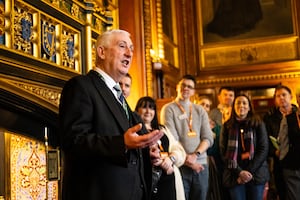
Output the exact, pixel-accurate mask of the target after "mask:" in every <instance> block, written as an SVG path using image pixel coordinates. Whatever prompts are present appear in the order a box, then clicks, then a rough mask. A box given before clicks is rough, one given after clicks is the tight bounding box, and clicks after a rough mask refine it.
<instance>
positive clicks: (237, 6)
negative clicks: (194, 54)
mask: <svg viewBox="0 0 300 200" xmlns="http://www.w3.org/2000/svg"><path fill="white" fill-rule="evenodd" d="M247 2H250V4H251V5H245V4H247V3H245V1H241V0H233V1H227V0H223V1H221V0H213V1H204V0H201V1H198V2H197V9H198V10H197V13H198V20H199V21H198V24H199V29H200V30H199V31H198V33H199V35H198V37H199V41H200V48H199V49H200V56H199V58H200V65H201V66H200V70H206V69H211V68H216V67H224V66H228V67H230V66H241V65H244V64H247V65H249V64H258V63H268V62H271V61H272V62H274V61H275V62H276V61H278V62H279V61H289V60H296V59H298V57H299V36H298V32H297V27H296V26H297V24H298V22H297V16H296V15H297V12H296V6H295V4H296V2H295V0H253V1H247ZM255 2H256V5H254V4H255ZM230 4H232V5H230ZM222 6H223V8H222ZM243 6H244V7H247V10H249V13H248V15H247V13H246V12H245V10H246V9H244V8H242V7H243ZM250 8H251V9H250ZM243 9H244V10H243ZM255 9H256V10H258V11H257V12H256V11H255ZM203 10H205V12H203ZM235 10H237V11H235ZM230 17H231V18H230ZM243 17H244V19H242V18H243Z"/></svg>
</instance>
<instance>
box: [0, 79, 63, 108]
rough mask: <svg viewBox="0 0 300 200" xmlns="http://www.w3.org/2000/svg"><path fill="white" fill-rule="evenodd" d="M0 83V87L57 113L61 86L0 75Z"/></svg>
mask: <svg viewBox="0 0 300 200" xmlns="http://www.w3.org/2000/svg"><path fill="white" fill-rule="evenodd" d="M0 83H1V84H0V88H3V89H5V90H6V91H9V92H11V93H14V94H17V95H19V96H22V97H24V98H26V99H28V100H30V101H32V102H35V103H36V104H38V105H41V106H43V107H45V108H48V109H49V110H52V111H53V112H55V113H58V106H59V101H60V94H61V90H62V89H61V88H59V87H55V86H50V85H46V84H41V83H36V82H31V81H27V80H12V79H7V78H2V77H0Z"/></svg>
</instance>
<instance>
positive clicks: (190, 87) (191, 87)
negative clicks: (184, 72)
mask: <svg viewBox="0 0 300 200" xmlns="http://www.w3.org/2000/svg"><path fill="white" fill-rule="evenodd" d="M180 87H181V88H186V87H187V88H188V89H190V90H193V89H195V88H194V87H193V86H191V85H187V84H184V83H181V85H180Z"/></svg>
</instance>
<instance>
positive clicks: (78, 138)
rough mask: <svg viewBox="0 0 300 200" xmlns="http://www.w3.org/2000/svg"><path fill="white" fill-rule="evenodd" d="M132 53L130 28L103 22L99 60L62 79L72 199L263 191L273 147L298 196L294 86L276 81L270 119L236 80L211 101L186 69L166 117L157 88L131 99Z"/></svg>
mask: <svg viewBox="0 0 300 200" xmlns="http://www.w3.org/2000/svg"><path fill="white" fill-rule="evenodd" d="M132 56H133V44H132V41H131V39H130V34H129V33H128V32H126V31H123V30H111V31H107V32H104V33H103V34H102V35H100V36H99V38H98V39H97V43H96V67H95V69H93V70H91V71H90V72H89V73H88V74H87V75H80V76H76V77H74V78H72V79H70V80H69V81H68V82H67V83H66V84H65V86H64V88H63V91H62V95H61V102H60V106H59V122H60V124H59V125H60V130H61V149H62V152H63V158H64V162H63V175H64V176H63V179H62V185H63V187H62V188H63V192H62V199H63V200H68V199H70V200H71V199H72V200H73V199H76V200H81V199H82V200H101V199H105V200H106V199H112V200H114V199H118V200H165V199H166V200H208V199H210V200H218V199H226V200H227V199H232V200H258V199H263V194H264V189H265V185H266V183H267V182H268V181H269V180H270V179H269V167H268V163H267V158H268V153H269V152H271V155H274V157H275V156H277V160H278V162H279V166H280V169H278V170H280V172H282V173H281V174H278V175H280V178H282V180H284V182H276V181H275V183H285V184H284V186H282V187H284V188H285V189H284V191H285V192H286V194H285V196H284V197H287V198H286V199H284V198H282V199H280V200H291V199H297V198H296V197H298V196H299V192H300V188H299V187H300V181H299V179H300V178H299V177H300V176H299V174H298V173H300V171H299V169H300V164H299V163H298V161H296V160H295V155H296V153H297V152H299V147H298V146H299V145H297V143H298V142H300V129H299V126H300V122H299V114H298V111H297V110H298V109H297V107H292V106H287V105H286V104H287V102H283V100H279V99H282V98H285V99H288V98H287V96H288V95H291V93H290V91H289V90H287V89H288V88H287V87H285V86H284V88H282V89H281V90H287V91H288V94H282V93H280V91H281V90H280V89H277V88H276V90H275V99H277V98H278V102H277V101H276V102H277V103H276V105H277V107H276V109H277V108H278V111H279V112H277V110H276V109H274V112H271V113H268V116H267V115H266V118H265V119H264V120H262V119H260V118H259V117H258V115H255V113H254V110H253V107H252V104H251V100H250V99H249V97H248V96H247V95H244V94H238V95H235V94H234V90H233V89H232V88H227V87H224V88H221V89H220V93H219V95H218V96H219V102H220V104H219V105H218V107H217V108H215V109H212V110H211V111H209V110H206V109H205V103H203V105H204V106H202V105H199V104H195V103H193V102H192V101H191V97H192V96H193V95H194V94H195V87H196V80H195V78H194V77H193V76H192V75H185V76H183V77H182V78H181V80H180V81H179V82H178V84H177V86H176V91H177V97H176V99H175V100H174V101H172V102H170V103H168V104H166V105H164V106H163V108H162V110H161V113H160V119H158V117H157V116H158V115H157V109H156V102H155V100H154V99H153V98H151V97H148V96H146V97H142V98H140V99H139V100H138V102H137V104H136V107H135V110H134V111H132V110H131V109H130V107H129V105H128V104H127V102H126V98H127V96H128V95H129V94H130V86H131V77H130V75H129V74H128V70H129V68H130V64H131V61H132ZM122 91H123V93H122ZM278 92H279V93H278ZM277 96H278V97H277ZM299 99H300V98H299ZM209 103H210V102H208V103H207V102H206V104H209ZM283 104H284V105H283ZM207 107H208V106H207ZM283 107H284V108H285V109H283ZM274 113H276V116H275V115H274ZM283 113H284V114H283ZM273 115H274V116H273ZM272 116H273V117H274V119H272ZM275 119H276V120H277V121H275ZM268 120H269V121H268ZM159 122H160V123H159ZM271 131H272V132H271ZM268 134H269V135H270V134H271V135H272V136H274V137H275V138H276V139H278V142H280V144H279V150H278V149H274V151H272V150H271V148H269V146H270V144H271V143H270V141H269V138H268ZM282 135H285V136H282ZM287 135H288V137H286V136H287ZM286 143H287V144H289V145H287V146H289V148H288V150H284V151H283V150H282V146H283V145H282V144H286ZM269 149H270V151H269ZM272 152H273V154H272ZM275 165H276V162H274V169H275ZM212 167H213V168H214V170H212ZM213 177H214V178H213ZM271 177H272V176H271ZM275 179H276V178H275ZM276 186H277V185H276ZM277 190H278V191H283V190H281V188H280V189H279V188H278V186H277ZM293 195H296V196H293Z"/></svg>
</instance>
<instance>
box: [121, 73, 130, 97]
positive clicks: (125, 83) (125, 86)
mask: <svg viewBox="0 0 300 200" xmlns="http://www.w3.org/2000/svg"><path fill="white" fill-rule="evenodd" d="M119 84H120V87H121V89H122V92H123V95H124V97H125V98H127V97H128V96H129V94H130V89H131V78H129V77H128V76H124V77H123V78H122V79H121V81H120V82H119Z"/></svg>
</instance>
